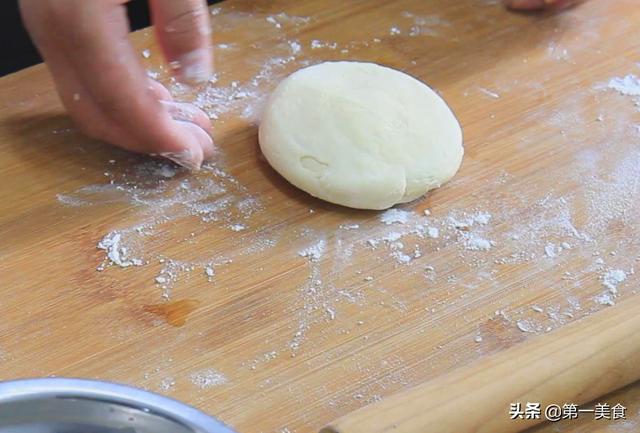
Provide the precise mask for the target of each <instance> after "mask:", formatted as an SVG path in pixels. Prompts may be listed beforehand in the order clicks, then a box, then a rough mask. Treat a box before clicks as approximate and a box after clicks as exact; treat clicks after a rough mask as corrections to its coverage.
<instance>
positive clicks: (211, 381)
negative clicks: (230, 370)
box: [190, 368, 228, 390]
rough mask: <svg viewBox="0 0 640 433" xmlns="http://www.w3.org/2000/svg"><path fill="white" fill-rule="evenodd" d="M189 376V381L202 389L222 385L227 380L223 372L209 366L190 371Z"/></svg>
mask: <svg viewBox="0 0 640 433" xmlns="http://www.w3.org/2000/svg"><path fill="white" fill-rule="evenodd" d="M190 378H191V383H193V384H194V385H195V386H197V387H198V388H199V389H202V390H205V389H209V388H213V387H216V386H220V385H224V384H226V383H227V382H228V380H227V378H226V376H225V375H224V374H222V373H220V372H218V371H216V370H213V369H211V368H208V369H205V370H200V371H197V372H195V373H192V374H191V377H190Z"/></svg>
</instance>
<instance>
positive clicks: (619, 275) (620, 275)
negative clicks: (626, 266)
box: [602, 269, 627, 295]
mask: <svg viewBox="0 0 640 433" xmlns="http://www.w3.org/2000/svg"><path fill="white" fill-rule="evenodd" d="M626 279H627V273H626V272H625V271H623V270H622V269H612V270H610V271H608V272H607V273H606V274H604V275H603V277H602V285H603V286H604V287H606V288H607V289H609V291H610V292H611V293H612V294H614V295H615V294H617V293H618V284H620V283H622V282H623V281H624V280H626Z"/></svg>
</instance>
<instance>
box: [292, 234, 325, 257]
mask: <svg viewBox="0 0 640 433" xmlns="http://www.w3.org/2000/svg"><path fill="white" fill-rule="evenodd" d="M326 248H327V243H326V241H325V240H324V239H321V240H319V241H317V242H316V243H314V244H313V245H311V246H309V247H307V248H305V249H303V250H301V251H299V252H298V255H299V256H300V257H307V258H308V259H309V260H311V261H314V262H316V261H318V260H320V258H322V255H323V254H324V252H325V250H326Z"/></svg>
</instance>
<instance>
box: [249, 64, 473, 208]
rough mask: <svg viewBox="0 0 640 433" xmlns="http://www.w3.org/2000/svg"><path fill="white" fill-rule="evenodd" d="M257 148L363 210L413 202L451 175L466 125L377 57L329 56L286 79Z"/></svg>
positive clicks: (320, 193)
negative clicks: (359, 59) (356, 59)
mask: <svg viewBox="0 0 640 433" xmlns="http://www.w3.org/2000/svg"><path fill="white" fill-rule="evenodd" d="M259 139H260V148H261V149H262V152H263V153H264V155H265V157H266V158H267V160H268V161H269V163H270V164H271V166H272V167H273V168H274V169H275V170H276V171H278V172H279V173H280V174H281V175H282V176H283V177H284V178H286V179H287V180H288V181H289V182H291V183H292V184H293V185H295V186H297V187H298V188H300V189H302V190H304V191H306V192H308V193H309V194H311V195H313V196H315V197H318V198H321V199H323V200H326V201H329V202H332V203H336V204H340V205H343V206H348V207H352V208H359V209H386V208H389V207H391V206H393V205H395V204H397V203H403V202H408V201H412V200H414V199H416V198H418V197H420V196H421V195H423V194H424V193H426V192H427V191H429V190H431V189H433V188H437V187H439V186H440V185H441V184H443V183H444V182H446V181H448V180H449V179H451V178H452V177H453V176H454V175H455V173H456V172H457V171H458V168H459V167H460V164H461V162H462V155H463V153H464V149H463V146H462V130H461V129H460V124H459V123H458V121H457V120H456V118H455V116H454V115H453V113H452V112H451V110H450V109H449V107H448V106H447V104H446V103H445V102H444V101H443V100H442V98H440V96H438V95H437V94H436V93H435V92H434V91H433V90H431V89H430V88H429V87H428V86H427V85H426V84H424V83H422V82H420V81H418V80H416V79H415V78H413V77H411V76H409V75H407V74H405V73H403V72H400V71H397V70H395V69H391V68H387V67H383V66H380V65H376V64H373V63H360V62H326V63H321V64H318V65H315V66H310V67H307V68H304V69H301V70H299V71H297V72H295V73H293V74H292V75H290V76H289V77H287V78H286V79H285V80H284V81H282V82H281V83H280V84H279V85H278V87H277V88H276V90H275V91H274V93H273V94H272V95H271V97H270V98H269V101H268V103H267V107H266V109H265V112H264V114H263V118H262V121H261V124H260V133H259Z"/></svg>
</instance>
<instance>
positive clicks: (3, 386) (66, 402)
mask: <svg viewBox="0 0 640 433" xmlns="http://www.w3.org/2000/svg"><path fill="white" fill-rule="evenodd" d="M0 433H234V432H233V430H231V429H230V428H228V427H227V426H225V425H224V424H222V423H221V422H219V421H217V420H216V419H214V418H211V417H210V416H207V415H205V414H203V413H202V412H200V411H198V410H196V409H194V408H192V407H190V406H187V405H185V404H183V403H180V402H178V401H176V400H172V399H170V398H167V397H162V396H160V395H157V394H153V393H150V392H147V391H143V390H140V389H136V388H130V387H127V386H123V385H116V384H113V383H107V382H100V381H93V380H82V379H58V378H55V379H29V380H17V381H12V382H2V383H0Z"/></svg>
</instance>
